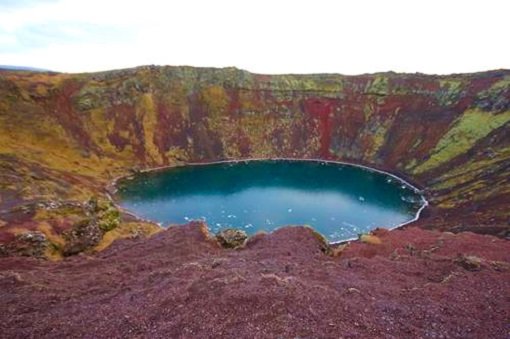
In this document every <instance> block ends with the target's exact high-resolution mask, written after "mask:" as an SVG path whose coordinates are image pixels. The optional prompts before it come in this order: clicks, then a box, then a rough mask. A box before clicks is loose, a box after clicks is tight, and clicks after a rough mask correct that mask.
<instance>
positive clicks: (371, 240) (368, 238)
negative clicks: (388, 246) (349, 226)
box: [359, 234, 382, 245]
mask: <svg viewBox="0 0 510 339" xmlns="http://www.w3.org/2000/svg"><path fill="white" fill-rule="evenodd" d="M359 240H360V241H361V242H363V243H365V244H371V245H380V244H382V241H381V239H380V238H379V237H378V236H375V235H372V234H362V235H361V236H360V237H359Z"/></svg>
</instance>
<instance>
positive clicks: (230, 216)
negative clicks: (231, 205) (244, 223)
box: [227, 214, 237, 219]
mask: <svg viewBox="0 0 510 339" xmlns="http://www.w3.org/2000/svg"><path fill="white" fill-rule="evenodd" d="M227 218H229V219H230V218H237V217H236V216H235V215H233V214H229V215H227Z"/></svg>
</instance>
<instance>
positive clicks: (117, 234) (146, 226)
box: [94, 222, 163, 252]
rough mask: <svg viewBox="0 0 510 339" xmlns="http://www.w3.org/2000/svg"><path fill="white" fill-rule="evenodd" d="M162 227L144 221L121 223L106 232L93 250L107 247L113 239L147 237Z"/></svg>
mask: <svg viewBox="0 0 510 339" xmlns="http://www.w3.org/2000/svg"><path fill="white" fill-rule="evenodd" d="M162 230H163V229H162V228H161V227H159V226H157V225H155V224H151V223H145V222H128V223H122V224H120V225H119V226H117V227H116V228H115V229H113V230H111V231H109V232H106V233H105V234H104V236H103V238H102V239H101V241H100V242H99V244H97V246H96V247H94V251H98V252H99V251H102V250H104V249H105V248H107V247H109V246H110V245H111V244H112V243H113V242H114V241H115V240H117V239H124V238H133V237H138V236H142V237H149V236H151V235H154V234H156V233H158V232H160V231H162Z"/></svg>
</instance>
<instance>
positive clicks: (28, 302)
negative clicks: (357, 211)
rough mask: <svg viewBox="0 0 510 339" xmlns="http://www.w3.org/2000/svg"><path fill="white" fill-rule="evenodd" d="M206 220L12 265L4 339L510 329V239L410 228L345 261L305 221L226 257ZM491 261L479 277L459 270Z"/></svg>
mask: <svg viewBox="0 0 510 339" xmlns="http://www.w3.org/2000/svg"><path fill="white" fill-rule="evenodd" d="M204 230H205V229H204V226H203V225H202V224H200V223H191V224H188V225H186V226H182V227H171V228H170V229H169V230H168V231H164V232H160V233H158V234H157V235H155V236H153V237H152V238H150V239H146V240H122V241H117V242H116V243H115V244H114V245H112V246H111V247H110V248H108V249H107V250H105V251H104V252H101V253H100V254H98V255H97V256H93V257H87V256H75V257H70V258H68V259H66V260H64V261H62V262H57V263H52V262H45V261H38V260H35V259H30V258H15V257H11V258H2V259H0V299H1V300H2V303H1V304H0V333H2V336H5V337H26V336H33V337H83V336H87V337H104V338H106V337H172V338H173V337H220V336H221V337H236V338H241V337H250V338H252V337H268V338H269V337H335V338H336V337H361V338H367V337H459V338H482V337H483V338H489V337H490V338H503V337H505V336H507V335H508V320H509V317H510V301H509V300H508V298H506V297H505V295H506V294H507V292H508V291H509V290H510V271H509V270H508V267H509V264H508V263H509V262H510V243H509V242H508V241H506V240H503V239H498V238H495V237H492V236H483V235H477V234H473V233H463V234H459V235H454V234H451V233H440V232H437V231H425V230H422V229H418V228H407V229H404V230H396V231H392V232H379V234H378V237H379V238H380V240H381V244H379V245H377V246H374V245H371V244H363V243H360V242H355V243H352V244H351V245H349V246H347V248H346V249H345V250H344V251H343V252H342V254H341V255H340V256H339V257H331V256H328V255H326V254H325V253H324V248H323V245H324V244H323V243H322V241H320V239H319V238H318V237H317V236H316V235H315V234H314V232H313V230H311V229H309V228H305V227H287V228H282V229H279V230H277V231H275V232H274V233H271V234H259V235H257V236H255V237H252V238H250V239H249V241H248V242H247V244H246V246H245V248H243V249H242V250H226V249H221V248H220V247H219V246H218V244H217V243H216V242H215V241H213V240H211V238H210V237H209V235H208V234H207V233H206V232H204ZM460 257H464V258H467V257H476V258H478V259H477V260H480V263H481V264H480V267H479V270H477V271H471V270H466V269H465V268H464V267H462V265H459V264H458V258H460Z"/></svg>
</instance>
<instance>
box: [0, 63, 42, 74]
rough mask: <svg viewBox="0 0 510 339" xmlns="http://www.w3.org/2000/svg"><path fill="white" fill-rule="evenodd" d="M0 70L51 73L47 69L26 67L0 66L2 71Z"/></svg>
mask: <svg viewBox="0 0 510 339" xmlns="http://www.w3.org/2000/svg"><path fill="white" fill-rule="evenodd" d="M2 69H7V70H10V71H31V72H51V71H50V70H49V69H44V68H36V67H27V66H10V65H0V70H2Z"/></svg>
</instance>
